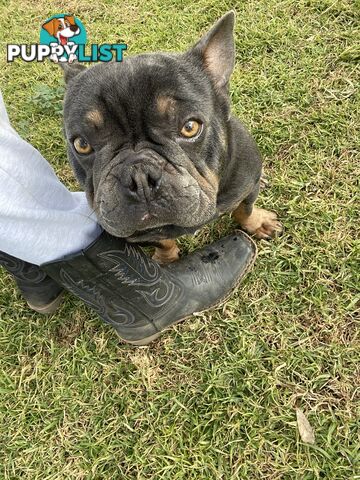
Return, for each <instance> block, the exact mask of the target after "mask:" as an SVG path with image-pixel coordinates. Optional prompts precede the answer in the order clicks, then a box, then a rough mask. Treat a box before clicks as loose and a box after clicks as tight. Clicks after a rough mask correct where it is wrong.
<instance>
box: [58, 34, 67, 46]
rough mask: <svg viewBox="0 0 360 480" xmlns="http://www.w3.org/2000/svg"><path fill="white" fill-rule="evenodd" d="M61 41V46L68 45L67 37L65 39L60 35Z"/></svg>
mask: <svg viewBox="0 0 360 480" xmlns="http://www.w3.org/2000/svg"><path fill="white" fill-rule="evenodd" d="M59 39H60V44H61V45H66V44H67V37H64V36H63V35H61V33H60V35H59Z"/></svg>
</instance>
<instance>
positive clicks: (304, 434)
mask: <svg viewBox="0 0 360 480" xmlns="http://www.w3.org/2000/svg"><path fill="white" fill-rule="evenodd" d="M296 421H297V426H298V429H299V433H300V437H301V440H302V441H303V442H304V443H311V444H313V443H315V434H314V430H313V428H312V426H311V425H310V422H309V420H308V419H307V418H306V416H305V415H304V413H303V412H302V411H301V410H300V409H299V408H297V409H296Z"/></svg>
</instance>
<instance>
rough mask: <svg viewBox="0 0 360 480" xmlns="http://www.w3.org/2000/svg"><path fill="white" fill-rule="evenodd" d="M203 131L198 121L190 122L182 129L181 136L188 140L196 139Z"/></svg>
mask: <svg viewBox="0 0 360 480" xmlns="http://www.w3.org/2000/svg"><path fill="white" fill-rule="evenodd" d="M200 129H201V124H200V123H199V122H197V121H196V120H188V121H187V122H185V123H184V125H183V127H182V129H181V135H182V136H183V137H186V138H193V137H195V136H196V135H197V134H198V133H199V132H200Z"/></svg>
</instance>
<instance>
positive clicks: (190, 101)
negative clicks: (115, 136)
mask: <svg viewBox="0 0 360 480" xmlns="http://www.w3.org/2000/svg"><path fill="white" fill-rule="evenodd" d="M75 110H76V113H77V114H78V115H79V114H80V115H82V116H83V117H86V118H88V117H89V115H90V117H92V118H91V119H92V120H93V121H94V123H95V124H96V123H98V124H99V123H101V117H103V116H106V115H107V114H110V115H116V116H118V115H120V116H121V115H122V116H123V117H124V118H128V119H129V117H134V116H139V115H140V116H141V115H149V113H150V112H151V113H152V114H154V115H160V116H161V115H164V116H168V115H170V116H173V115H175V114H176V113H177V112H179V111H189V112H190V111H191V112H193V113H196V111H200V112H201V113H202V115H204V116H209V115H211V112H212V92H211V88H210V85H209V83H208V81H207V79H206V77H205V76H203V75H202V74H201V71H199V70H197V69H196V68H194V67H193V66H191V65H189V64H188V63H186V62H183V61H181V56H180V55H167V54H146V55H138V56H135V57H130V58H127V59H125V60H124V61H123V62H119V63H117V62H111V63H109V64H98V65H96V66H94V67H92V68H90V69H89V70H87V71H86V72H85V73H84V74H82V75H81V76H80V78H79V79H77V80H76V81H75V82H74V83H73V85H71V88H69V91H68V94H67V101H66V106H65V115H66V116H67V117H68V118H69V113H70V115H71V114H72V113H74V111H75ZM89 112H90V113H89ZM92 112H95V113H92ZM78 115H77V116H78Z"/></svg>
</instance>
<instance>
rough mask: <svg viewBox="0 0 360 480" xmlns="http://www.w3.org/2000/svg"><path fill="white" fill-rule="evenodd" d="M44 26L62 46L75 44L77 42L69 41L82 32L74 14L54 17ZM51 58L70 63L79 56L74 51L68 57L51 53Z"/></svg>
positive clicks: (55, 60)
mask: <svg viewBox="0 0 360 480" xmlns="http://www.w3.org/2000/svg"><path fill="white" fill-rule="evenodd" d="M42 28H44V29H45V30H46V31H47V32H48V34H49V35H51V36H52V37H55V38H56V40H57V42H58V44H59V45H62V46H64V45H69V46H71V45H75V43H74V42H71V41H69V39H71V38H72V37H74V36H76V35H79V33H80V28H79V26H78V25H77V24H76V23H75V17H74V15H64V17H63V18H53V19H51V20H49V21H48V22H46V23H44V24H43V25H42ZM50 58H51V60H53V61H54V62H55V63H57V62H58V61H60V62H67V61H68V62H69V63H72V62H73V61H74V60H76V58H77V57H76V55H75V54H74V53H71V54H70V55H69V58H68V59H67V58H66V57H64V56H62V57H60V58H58V57H57V55H51V56H50Z"/></svg>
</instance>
